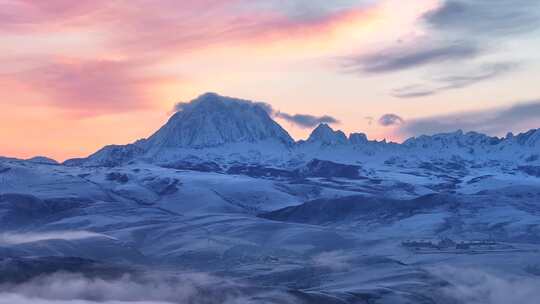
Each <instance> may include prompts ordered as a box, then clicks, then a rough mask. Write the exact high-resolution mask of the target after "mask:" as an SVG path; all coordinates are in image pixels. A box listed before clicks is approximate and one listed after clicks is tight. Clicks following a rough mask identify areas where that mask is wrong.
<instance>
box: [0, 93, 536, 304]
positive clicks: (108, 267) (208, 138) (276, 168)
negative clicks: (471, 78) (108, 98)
mask: <svg viewBox="0 0 540 304" xmlns="http://www.w3.org/2000/svg"><path fill="white" fill-rule="evenodd" d="M539 286H540V130H531V131H529V132H527V133H523V134H519V135H512V134H509V135H508V136H506V137H504V138H496V137H489V136H486V135H483V134H479V133H473V132H469V133H463V132H461V131H458V132H455V133H450V134H439V135H434V136H421V137H418V138H412V139H410V140H407V141H406V142H405V143H403V144H395V143H387V142H376V141H369V140H368V139H367V138H366V136H365V135H363V134H351V135H350V136H346V135H345V134H343V133H342V132H340V131H334V130H332V129H331V128H330V127H329V126H327V125H321V126H319V127H317V128H316V129H315V130H314V131H313V134H312V135H311V136H310V138H309V139H308V140H306V141H301V142H295V141H294V140H292V138H290V136H289V135H288V134H287V132H286V131H285V130H284V129H283V128H281V127H280V126H279V125H278V124H277V123H276V122H274V121H273V120H272V119H271V117H270V116H269V115H268V113H267V112H266V111H265V109H264V106H263V105H261V104H259V103H255V102H249V101H245V100H239V99H232V98H227V97H222V96H219V95H216V94H205V95H202V96H201V97H199V98H198V99H196V100H194V101H192V102H191V103H189V104H187V105H186V106H185V107H183V109H182V111H181V112H178V113H176V114H175V115H174V116H173V117H172V118H171V119H170V121H169V122H168V123H167V124H166V125H165V126H164V127H163V128H161V129H160V130H159V131H157V132H156V133H155V134H154V135H152V136H151V137H150V138H148V139H143V140H140V141H137V142H135V143H133V144H130V145H125V146H108V147H105V148H104V149H102V150H100V151H98V152H96V153H95V154H93V155H91V156H90V157H88V158H84V159H73V160H68V161H66V162H65V163H63V164H58V163H56V162H54V161H52V160H50V159H47V158H44V157H37V158H33V159H30V160H19V159H12V158H0V304H4V303H6V304H7V303H15V304H18V303H38V304H45V303H46V304H59V303H133V302H135V303H194V304H196V303H392V304H394V303H398V304H399V303H437V304H438V303H441V304H443V303H444V304H446V303H465V304H477V303H478V304H480V303H487V304H503V303H505V304H506V303H537V302H536V301H537V300H538V299H540V288H538V287H539Z"/></svg>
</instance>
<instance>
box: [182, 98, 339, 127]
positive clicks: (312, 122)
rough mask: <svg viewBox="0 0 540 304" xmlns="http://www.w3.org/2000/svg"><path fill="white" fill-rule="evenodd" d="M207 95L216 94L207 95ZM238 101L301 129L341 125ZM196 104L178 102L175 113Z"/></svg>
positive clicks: (325, 118) (324, 117)
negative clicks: (333, 124)
mask: <svg viewBox="0 0 540 304" xmlns="http://www.w3.org/2000/svg"><path fill="white" fill-rule="evenodd" d="M207 94H214V93H207ZM205 95H206V94H205ZM203 96H204V95H203ZM237 101H238V102H243V103H247V104H250V105H252V106H254V107H258V108H261V109H262V110H264V111H265V112H266V113H268V115H270V116H271V117H274V118H280V119H283V120H285V121H287V122H289V123H292V124H294V125H296V126H298V127H300V128H312V127H315V126H317V125H319V124H321V123H330V124H332V123H339V120H338V119H337V118H335V117H332V116H330V115H322V116H316V115H311V114H289V113H287V112H283V111H280V110H276V109H274V107H273V106H272V105H271V104H269V103H266V102H255V101H249V100H237ZM196 103H197V100H194V101H191V102H178V103H177V104H176V105H175V106H174V111H175V112H177V111H183V110H185V109H187V108H189V107H192V106H193V105H195V104H196Z"/></svg>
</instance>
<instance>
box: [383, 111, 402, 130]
mask: <svg viewBox="0 0 540 304" xmlns="http://www.w3.org/2000/svg"><path fill="white" fill-rule="evenodd" d="M404 122H405V120H404V119H403V118H401V117H400V116H398V115H396V114H392V113H388V114H384V115H383V116H381V118H379V125H381V126H383V127H391V126H397V125H401V124H403V123H404Z"/></svg>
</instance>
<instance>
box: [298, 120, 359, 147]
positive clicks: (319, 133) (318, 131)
mask: <svg viewBox="0 0 540 304" xmlns="http://www.w3.org/2000/svg"><path fill="white" fill-rule="evenodd" d="M307 142H308V143H320V144H323V145H344V144H348V143H349V141H348V139H347V136H346V135H345V133H343V132H342V131H339V130H338V131H334V130H333V129H332V128H331V127H330V126H329V125H328V124H325V123H322V124H320V125H319V126H318V127H317V128H315V130H313V132H311V135H310V136H309V138H308V140H307Z"/></svg>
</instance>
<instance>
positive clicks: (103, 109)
mask: <svg viewBox="0 0 540 304" xmlns="http://www.w3.org/2000/svg"><path fill="white" fill-rule="evenodd" d="M143 66H144V65H143ZM142 75H145V76H142ZM4 78H8V80H11V81H15V82H16V83H18V84H19V85H21V86H23V87H25V88H26V89H28V90H32V91H33V92H34V93H36V94H38V95H39V96H42V98H43V100H42V101H41V103H42V104H49V105H51V106H55V107H59V108H62V109H64V110H66V111H67V112H69V113H70V114H72V115H77V116H82V117H87V116H94V115H101V114H107V113H116V112H126V111H131V110H136V109H141V108H145V107H148V106H150V105H151V102H152V96H151V95H149V94H148V93H149V91H150V89H151V88H152V87H155V86H158V85H159V84H160V83H161V82H163V81H174V79H172V78H171V79H169V78H168V77H164V76H149V75H146V74H145V73H142V72H141V71H139V67H138V64H137V62H122V61H110V60H95V61H78V60H66V59H64V60H55V61H52V62H50V63H48V64H47V65H44V66H42V67H39V68H36V69H32V70H27V71H24V72H20V73H17V74H13V75H10V76H4Z"/></svg>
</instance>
